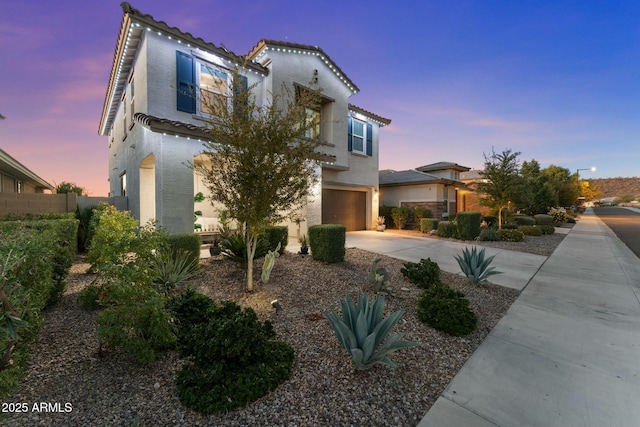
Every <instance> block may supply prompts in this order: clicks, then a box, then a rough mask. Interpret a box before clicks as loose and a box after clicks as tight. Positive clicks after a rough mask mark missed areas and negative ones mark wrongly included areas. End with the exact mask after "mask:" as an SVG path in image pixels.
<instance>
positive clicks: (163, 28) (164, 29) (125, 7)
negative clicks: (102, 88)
mask: <svg viewBox="0 0 640 427" xmlns="http://www.w3.org/2000/svg"><path fill="white" fill-rule="evenodd" d="M120 6H121V7H122V12H123V15H122V22H121V24H120V32H119V34H118V41H117V42H116V48H115V52H114V55H113V63H112V65H111V74H110V76H109V86H108V87H107V93H106V95H105V100H104V104H103V107H102V118H101V120H100V127H99V129H98V133H99V134H100V135H106V133H107V131H108V129H109V127H110V125H111V123H112V122H113V119H114V116H115V110H116V107H117V105H118V100H119V99H120V98H121V97H122V90H123V88H124V87H125V85H126V83H127V79H128V77H129V73H130V72H131V66H132V64H133V60H134V58H135V56H136V52H137V49H138V46H139V44H140V41H141V40H142V37H143V34H144V33H145V32H154V33H156V34H158V35H161V36H165V37H167V38H168V39H170V40H176V41H177V42H178V43H180V44H184V45H186V46H187V47H193V48H194V49H201V50H203V51H205V52H208V53H213V54H215V55H217V56H220V57H221V58H223V59H226V60H227V61H229V62H231V63H233V64H236V65H238V66H243V67H244V68H245V69H248V70H251V71H253V72H256V73H258V74H262V75H267V74H269V70H268V69H267V68H265V67H263V66H261V65H260V64H258V63H254V62H250V61H245V58H244V57H242V56H238V55H236V54H235V53H233V52H231V51H229V50H227V49H225V48H222V47H218V46H216V45H214V44H213V43H209V42H206V41H204V40H203V39H202V38H200V37H195V36H193V35H192V34H191V33H188V32H184V31H182V30H180V29H179V28H177V27H170V26H169V25H167V23H165V22H164V21H157V20H155V19H154V18H153V16H151V15H148V14H144V13H142V12H140V11H139V10H138V9H135V8H134V7H133V6H131V5H130V4H129V3H127V2H123V3H121V5H120Z"/></svg>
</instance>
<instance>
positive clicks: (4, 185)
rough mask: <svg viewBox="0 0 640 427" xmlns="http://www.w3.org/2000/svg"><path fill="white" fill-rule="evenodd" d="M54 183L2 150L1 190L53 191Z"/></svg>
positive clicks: (3, 191) (14, 191) (0, 161)
mask: <svg viewBox="0 0 640 427" xmlns="http://www.w3.org/2000/svg"><path fill="white" fill-rule="evenodd" d="M53 189H54V187H53V185H51V184H49V183H48V182H47V181H45V180H44V179H42V178H40V177H39V176H38V175H36V174H35V173H34V172H32V171H31V170H29V169H28V168H27V167H26V166H24V165H23V164H22V163H20V162H19V161H17V160H16V159H14V158H13V157H11V156H10V155H9V154H7V153H6V152H5V151H4V150H0V192H2V193H44V191H45V190H49V191H53Z"/></svg>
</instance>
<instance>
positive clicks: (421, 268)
mask: <svg viewBox="0 0 640 427" xmlns="http://www.w3.org/2000/svg"><path fill="white" fill-rule="evenodd" d="M400 272H401V273H402V275H403V276H404V277H406V279H407V280H408V281H409V282H411V283H413V284H414V285H416V286H417V287H419V288H423V289H427V288H429V287H430V286H432V285H433V284H434V283H438V282H440V266H439V265H438V263H437V262H434V261H431V258H427V259H421V260H420V262H418V263H415V262H411V261H407V262H405V263H404V267H402V268H401V269H400Z"/></svg>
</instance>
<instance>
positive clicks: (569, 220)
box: [567, 217, 576, 224]
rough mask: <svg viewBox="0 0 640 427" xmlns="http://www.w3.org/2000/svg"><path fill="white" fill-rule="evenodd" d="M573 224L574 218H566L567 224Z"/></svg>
mask: <svg viewBox="0 0 640 427" xmlns="http://www.w3.org/2000/svg"><path fill="white" fill-rule="evenodd" d="M575 223H576V220H575V218H572V217H567V224H575Z"/></svg>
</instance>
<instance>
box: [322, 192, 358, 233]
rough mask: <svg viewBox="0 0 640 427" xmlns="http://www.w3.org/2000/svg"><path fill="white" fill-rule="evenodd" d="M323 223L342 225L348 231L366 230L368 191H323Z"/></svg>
mask: <svg viewBox="0 0 640 427" xmlns="http://www.w3.org/2000/svg"><path fill="white" fill-rule="evenodd" d="M322 223H323V224H342V225H344V226H345V227H347V231H357V230H366V229H367V193H366V191H347V190H329V189H323V190H322Z"/></svg>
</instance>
